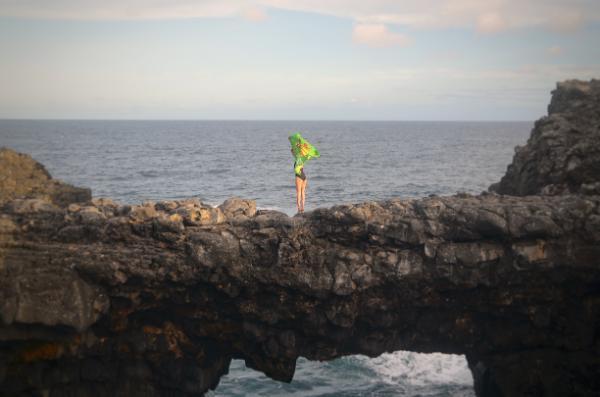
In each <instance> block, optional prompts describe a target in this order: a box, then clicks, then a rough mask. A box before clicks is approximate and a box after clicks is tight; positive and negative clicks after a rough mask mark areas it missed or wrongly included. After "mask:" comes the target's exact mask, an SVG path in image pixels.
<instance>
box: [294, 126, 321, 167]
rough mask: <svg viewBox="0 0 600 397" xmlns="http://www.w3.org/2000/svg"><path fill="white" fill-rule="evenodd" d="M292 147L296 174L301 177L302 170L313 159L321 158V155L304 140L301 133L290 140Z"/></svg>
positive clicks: (297, 133)
mask: <svg viewBox="0 0 600 397" xmlns="http://www.w3.org/2000/svg"><path fill="white" fill-rule="evenodd" d="M288 139H289V140H290V144H291V145H292V152H293V153H294V159H295V162H294V172H295V173H296V175H300V170H301V169H302V167H303V166H304V163H306V162H307V161H308V160H310V159H312V158H313V157H319V156H321V154H320V153H319V151H318V150H317V148H315V147H314V146H313V145H311V144H310V143H309V142H308V141H307V140H306V139H304V138H302V135H300V133H299V132H296V133H295V134H292V135H290V136H289V138H288Z"/></svg>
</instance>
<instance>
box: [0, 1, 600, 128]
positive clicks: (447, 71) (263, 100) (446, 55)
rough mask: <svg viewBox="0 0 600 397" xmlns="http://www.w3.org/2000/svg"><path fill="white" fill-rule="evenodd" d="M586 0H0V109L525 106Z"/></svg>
mask: <svg viewBox="0 0 600 397" xmlns="http://www.w3.org/2000/svg"><path fill="white" fill-rule="evenodd" d="M598 38H600V2H598V1H586V0H580V1H578V0H572V1H558V0H546V1H542V0H521V1H514V0H489V1H474V0H421V1H413V0H406V1H389V0H372V1H368V2H365V1H355V0H346V1H341V0H331V1H328V0H322V1H312V0H296V1H286V0H264V1H237V0H232V1H216V0H204V1H192V0H171V1H165V0H146V1H141V0H121V1H116V0H105V1H91V0H79V1H74V0H54V1H52V2H47V1H41V0H39V1H38V0H29V1H15V0H0V54H2V57H1V58H0V87H2V90H0V118H76V119H88V118H91V119H104V118H109V119H313V120H324V119H334V120H352V119H360V120H533V119H536V118H538V117H540V116H541V115H543V114H545V109H546V106H547V103H548V100H549V95H550V91H551V90H552V89H553V88H554V86H555V83H556V82H557V81H560V80H564V79H568V78H580V79H590V78H593V77H595V78H600V46H599V45H598V43H597V40H598Z"/></svg>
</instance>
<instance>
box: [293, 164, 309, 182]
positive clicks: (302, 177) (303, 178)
mask: <svg viewBox="0 0 600 397" xmlns="http://www.w3.org/2000/svg"><path fill="white" fill-rule="evenodd" d="M294 174H295V175H296V178H300V179H302V180H303V181H305V180H306V174H305V173H304V167H302V168H300V175H298V174H296V163H294Z"/></svg>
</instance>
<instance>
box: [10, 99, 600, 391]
mask: <svg viewBox="0 0 600 397" xmlns="http://www.w3.org/2000/svg"><path fill="white" fill-rule="evenodd" d="M555 96H556V93H555ZM534 133H535V131H534ZM566 149H568V148H566ZM592 149H593V148H592ZM584 157H585V156H584ZM13 164H14V167H17V168H18V167H19V164H18V163H17V162H13ZM15 172H16V170H15V169H10V170H9V169H8V168H5V167H3V168H2V169H0V174H6V173H8V174H9V175H14V174H15ZM0 180H1V177H0ZM43 183H46V182H43ZM17 185H19V183H18V181H17ZM57 186H59V185H57ZM36 189H37V188H36V187H35V186H33V187H32V188H31V189H30V191H35V190H36ZM4 194H6V193H4ZM8 194H10V193H8ZM599 258H600V196H597V195H591V194H588V195H581V194H565V195H557V196H547V195H546V196H529V197H514V196H501V195H496V194H491V193H490V194H482V195H480V196H471V195H464V194H462V195H456V196H450V197H429V198H424V199H420V200H399V199H398V200H389V201H385V202H368V203H362V204H355V205H344V206H335V207H332V208H329V209H318V210H315V211H313V212H310V213H307V214H304V216H298V217H293V218H290V217H288V216H287V215H285V214H283V213H279V212H276V211H260V210H259V211H257V210H256V205H255V203H254V202H252V201H250V200H243V199H230V200H228V201H226V202H225V203H223V204H222V205H221V206H219V207H218V208H213V207H211V206H206V205H204V204H203V203H201V202H200V201H198V200H194V199H191V200H184V201H169V202H158V203H151V202H148V203H144V204H142V205H136V206H128V205H119V204H117V203H114V202H112V201H111V200H109V199H93V200H84V201H81V202H78V203H74V202H71V203H70V204H69V205H68V206H66V207H65V206H59V205H57V204H56V203H54V202H53V201H52V200H51V199H50V198H49V197H48V196H47V195H46V194H41V195H40V196H39V197H35V195H33V194H29V193H28V194H26V197H25V198H13V199H11V200H7V201H5V202H4V203H3V204H1V205H0V395H2V396H15V395H16V396H19V395H50V396H115V395H116V396H166V395H169V396H173V395H177V396H188V395H189V396H191V395H201V394H202V393H203V392H205V391H206V390H208V389H210V388H214V387H216V385H217V384H218V380H219V378H220V377H221V376H222V375H223V374H224V373H226V372H227V370H228V367H229V363H230V361H231V359H232V358H242V359H244V360H245V361H246V363H247V365H248V366H250V367H252V368H255V369H257V370H260V371H263V372H264V373H265V374H267V375H268V376H270V377H272V378H274V379H277V380H282V381H290V380H291V379H292V377H293V374H294V368H295V362H296V359H297V357H299V356H304V357H307V358H309V359H312V360H329V359H333V358H336V357H340V356H343V355H347V354H356V353H362V354H367V355H371V356H377V355H379V354H381V353H383V352H386V351H394V350H412V351H420V352H435V351H439V352H446V353H460V354H466V356H467V359H468V362H469V366H470V368H471V370H472V372H473V375H474V380H475V389H476V392H477V394H478V395H480V396H527V395H529V396H566V395H569V396H570V395H582V396H588V395H589V396H592V395H597V392H598V390H600V332H599V329H600V328H599V325H600V260H599Z"/></svg>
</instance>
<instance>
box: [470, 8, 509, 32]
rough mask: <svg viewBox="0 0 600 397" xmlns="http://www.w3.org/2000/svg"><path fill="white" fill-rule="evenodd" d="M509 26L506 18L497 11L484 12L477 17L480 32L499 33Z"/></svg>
mask: <svg viewBox="0 0 600 397" xmlns="http://www.w3.org/2000/svg"><path fill="white" fill-rule="evenodd" d="M507 27H508V24H507V23H506V20H505V19H504V18H503V17H502V16H501V15H500V14H497V13H493V12H490V13H486V14H482V15H480V16H479V17H478V18H477V31H478V32H479V33H498V32H501V31H503V30H505V29H506V28H507Z"/></svg>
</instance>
